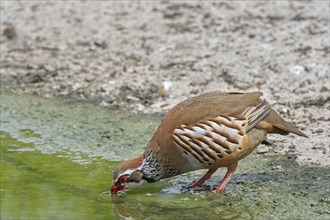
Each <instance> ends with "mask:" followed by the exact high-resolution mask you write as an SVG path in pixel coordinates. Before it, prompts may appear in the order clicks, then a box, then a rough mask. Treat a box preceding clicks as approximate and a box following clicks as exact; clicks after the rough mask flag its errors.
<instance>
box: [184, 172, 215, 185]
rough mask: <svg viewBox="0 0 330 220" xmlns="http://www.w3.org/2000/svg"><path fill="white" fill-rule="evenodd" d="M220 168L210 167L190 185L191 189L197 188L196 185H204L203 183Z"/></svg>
mask: <svg viewBox="0 0 330 220" xmlns="http://www.w3.org/2000/svg"><path fill="white" fill-rule="evenodd" d="M217 169H218V168H215V169H209V170H208V171H207V172H206V173H205V174H204V175H203V176H202V177H201V178H200V179H199V180H197V181H196V182H195V183H193V184H192V185H190V186H189V187H188V188H189V189H191V188H195V187H199V186H202V185H203V183H204V182H205V181H206V180H208V179H210V178H211V176H212V174H213V173H214V172H215V171H217Z"/></svg>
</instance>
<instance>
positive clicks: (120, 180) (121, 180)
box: [118, 174, 128, 183]
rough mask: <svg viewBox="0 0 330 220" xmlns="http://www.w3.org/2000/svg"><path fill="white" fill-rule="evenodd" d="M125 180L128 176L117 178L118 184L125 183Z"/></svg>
mask: <svg viewBox="0 0 330 220" xmlns="http://www.w3.org/2000/svg"><path fill="white" fill-rule="evenodd" d="M127 178H128V174H126V175H123V176H121V177H120V178H119V180H118V182H120V183H125V182H126V180H127Z"/></svg>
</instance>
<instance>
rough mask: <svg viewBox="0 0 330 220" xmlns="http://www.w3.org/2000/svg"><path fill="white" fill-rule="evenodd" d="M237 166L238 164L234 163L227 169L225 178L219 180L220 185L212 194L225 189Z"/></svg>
mask: <svg viewBox="0 0 330 220" xmlns="http://www.w3.org/2000/svg"><path fill="white" fill-rule="evenodd" d="M237 165H238V162H236V163H234V164H233V165H231V166H230V167H228V170H227V173H226V175H225V177H224V178H223V179H222V180H221V182H220V185H219V186H218V187H217V188H216V189H215V190H213V191H212V192H213V193H218V192H220V191H222V190H223V189H224V188H225V187H226V185H227V184H228V183H229V181H230V180H231V178H232V177H233V174H234V172H235V170H236V168H237Z"/></svg>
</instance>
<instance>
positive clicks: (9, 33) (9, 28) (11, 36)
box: [2, 24, 17, 40]
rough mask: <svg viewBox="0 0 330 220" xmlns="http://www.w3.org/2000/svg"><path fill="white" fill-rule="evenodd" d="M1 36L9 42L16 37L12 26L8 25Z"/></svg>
mask: <svg viewBox="0 0 330 220" xmlns="http://www.w3.org/2000/svg"><path fill="white" fill-rule="evenodd" d="M2 34H3V35H4V36H5V37H7V38H8V39H9V40H12V39H14V38H16V37H17V34H16V28H15V26H14V25H13V24H9V25H8V26H7V27H6V28H5V29H4V30H3V32H2Z"/></svg>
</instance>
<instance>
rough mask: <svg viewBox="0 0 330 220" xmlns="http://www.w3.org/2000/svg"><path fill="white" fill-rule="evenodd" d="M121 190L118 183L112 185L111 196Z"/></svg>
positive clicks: (121, 187)
mask: <svg viewBox="0 0 330 220" xmlns="http://www.w3.org/2000/svg"><path fill="white" fill-rule="evenodd" d="M123 188H124V186H122V185H121V184H120V183H114V184H113V185H112V187H111V195H116V194H117V192H118V191H119V190H121V189H123Z"/></svg>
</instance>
